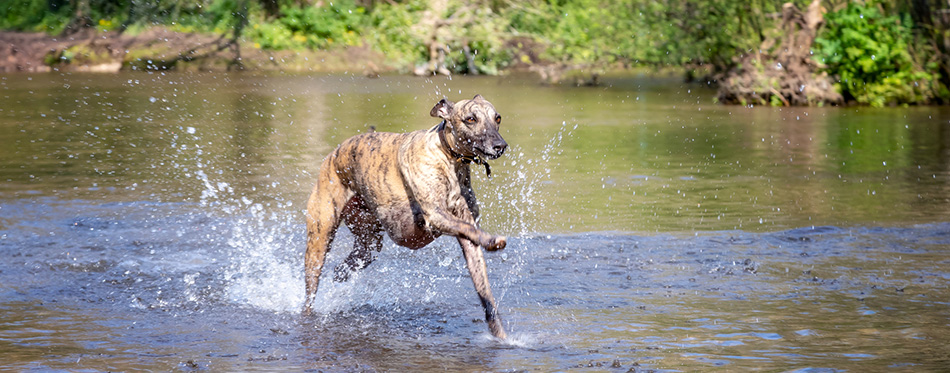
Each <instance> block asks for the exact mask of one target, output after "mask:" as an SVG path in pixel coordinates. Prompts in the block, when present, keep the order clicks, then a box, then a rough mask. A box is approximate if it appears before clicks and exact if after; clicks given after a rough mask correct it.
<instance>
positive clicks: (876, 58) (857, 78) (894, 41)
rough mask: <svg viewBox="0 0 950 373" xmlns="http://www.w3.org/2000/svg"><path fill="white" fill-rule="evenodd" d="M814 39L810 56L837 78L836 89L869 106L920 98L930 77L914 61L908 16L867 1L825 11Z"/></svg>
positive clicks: (929, 94) (929, 93)
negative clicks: (823, 24) (887, 11)
mask: <svg viewBox="0 0 950 373" xmlns="http://www.w3.org/2000/svg"><path fill="white" fill-rule="evenodd" d="M825 20H826V22H827V24H826V27H825V29H824V31H823V32H822V33H821V35H820V36H819V37H818V38H817V39H816V40H815V43H816V46H817V48H816V49H817V50H816V52H817V53H816V58H817V59H818V61H820V62H822V63H823V64H825V65H826V66H827V70H828V72H829V73H830V74H832V75H836V76H838V77H839V79H840V80H839V82H838V83H837V88H838V89H839V90H840V92H841V93H842V94H844V95H846V96H850V97H853V98H854V99H855V100H856V101H857V102H859V103H863V104H869V105H872V106H884V105H888V104H907V103H926V102H929V101H930V100H931V99H932V98H933V90H932V87H933V84H934V81H935V76H933V74H929V73H927V72H926V71H924V70H923V69H922V68H920V67H918V66H916V65H915V64H914V60H913V58H912V56H911V54H910V51H909V47H908V46H909V43H910V41H911V40H912V35H911V33H910V30H911V25H910V19H909V18H906V17H905V18H903V19H901V18H898V17H896V16H886V15H884V14H882V13H881V11H880V10H879V9H878V8H877V7H876V6H873V5H862V4H858V3H849V4H848V5H847V6H846V7H845V8H844V9H841V10H839V11H837V12H833V13H829V14H827V15H826V17H825Z"/></svg>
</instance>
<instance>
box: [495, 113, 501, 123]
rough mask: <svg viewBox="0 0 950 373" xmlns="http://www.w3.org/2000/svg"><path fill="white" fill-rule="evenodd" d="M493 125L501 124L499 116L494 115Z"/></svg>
mask: <svg viewBox="0 0 950 373" xmlns="http://www.w3.org/2000/svg"><path fill="white" fill-rule="evenodd" d="M495 123H497V124H501V115H496V116H495Z"/></svg>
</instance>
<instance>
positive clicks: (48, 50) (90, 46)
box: [0, 27, 384, 74]
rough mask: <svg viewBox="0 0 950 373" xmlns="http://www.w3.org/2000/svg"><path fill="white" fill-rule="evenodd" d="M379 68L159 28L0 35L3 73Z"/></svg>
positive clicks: (349, 54)
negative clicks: (137, 31)
mask: <svg viewBox="0 0 950 373" xmlns="http://www.w3.org/2000/svg"><path fill="white" fill-rule="evenodd" d="M380 66H384V64H383V56H382V55H381V54H379V53H376V52H373V51H371V50H369V49H367V48H348V49H344V50H337V51H304V52H296V51H266V50H261V49H259V48H255V47H254V46H252V45H247V44H245V43H241V42H234V41H233V40H231V39H228V38H225V37H222V36H218V35H210V34H197V33H182V32H174V31H170V30H167V29H165V28H160V27H156V28H152V29H150V30H148V31H145V32H143V33H140V34H138V35H128V34H120V33H116V32H108V33H98V32H95V31H93V30H85V31H83V32H79V33H75V34H72V35H68V36H50V35H47V34H43V33H24V32H11V31H0V72H48V71H95V72H116V71H120V70H172V69H174V70H210V71H216V70H217V71H220V70H244V69H247V70H275V71H350V72H362V73H366V74H376V73H378V72H379V70H380V69H381V68H380ZM354 70H356V71H354Z"/></svg>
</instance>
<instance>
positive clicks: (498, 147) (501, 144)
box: [492, 140, 508, 155]
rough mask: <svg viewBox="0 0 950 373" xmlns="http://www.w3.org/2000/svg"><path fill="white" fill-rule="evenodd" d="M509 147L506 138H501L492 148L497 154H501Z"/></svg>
mask: <svg viewBox="0 0 950 373" xmlns="http://www.w3.org/2000/svg"><path fill="white" fill-rule="evenodd" d="M507 148H508V143H507V142H505V140H501V141H500V142H496V143H495V144H494V145H492V150H494V151H495V154H496V155H501V153H504V152H505V149H507Z"/></svg>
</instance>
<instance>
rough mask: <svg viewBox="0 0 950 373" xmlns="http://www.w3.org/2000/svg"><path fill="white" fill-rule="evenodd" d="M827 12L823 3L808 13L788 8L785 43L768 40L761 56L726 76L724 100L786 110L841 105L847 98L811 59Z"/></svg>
mask: <svg viewBox="0 0 950 373" xmlns="http://www.w3.org/2000/svg"><path fill="white" fill-rule="evenodd" d="M823 13H824V11H823V9H822V7H821V1H820V0H812V2H811V4H810V5H809V6H808V8H807V9H806V10H805V12H804V13H802V11H800V10H799V9H798V8H797V7H795V5H794V4H792V3H785V5H783V6H782V21H781V22H782V24H781V29H782V35H783V36H782V37H781V40H774V39H773V40H766V41H765V42H764V43H763V45H762V47H761V48H759V51H758V52H756V53H753V54H749V55H746V56H745V57H743V58H742V60H741V61H740V62H739V64H738V65H737V66H736V67H735V68H733V69H732V70H730V71H729V72H728V73H726V77H725V78H724V79H723V81H722V84H721V85H720V87H719V97H718V98H719V101H720V102H722V103H726V104H773V105H775V104H781V105H784V106H806V105H822V104H839V103H841V102H842V100H843V98H842V97H841V95H840V94H839V93H838V92H836V91H835V90H834V87H833V85H832V82H831V81H830V79H829V78H828V76H827V74H825V73H819V72H818V70H819V68H820V67H821V66H820V65H819V64H818V62H816V61H815V60H814V59H812V55H811V47H812V44H814V42H815V37H816V36H817V35H818V29H819V28H821V26H822V25H823V24H824V17H823ZM776 42H778V45H777V46H776V47H774V48H773V46H775V44H776Z"/></svg>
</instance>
